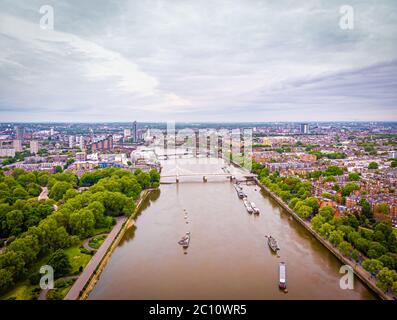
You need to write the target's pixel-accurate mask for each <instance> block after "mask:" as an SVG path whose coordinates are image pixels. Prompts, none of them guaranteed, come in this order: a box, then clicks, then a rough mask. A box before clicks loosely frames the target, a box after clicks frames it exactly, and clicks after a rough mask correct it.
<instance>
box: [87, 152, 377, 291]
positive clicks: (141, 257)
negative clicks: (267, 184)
mask: <svg viewBox="0 0 397 320" xmlns="http://www.w3.org/2000/svg"><path fill="white" fill-rule="evenodd" d="M198 162H203V161H202V160H199V159H195V160H191V161H189V163H185V164H178V167H179V168H180V170H181V171H183V172H188V171H190V172H210V171H213V170H214V168H216V170H218V171H219V172H221V169H220V168H221V167H222V166H223V165H222V164H219V163H217V164H205V163H204V164H199V163H198ZM229 170H231V172H237V171H236V170H239V169H237V168H234V167H231V166H229ZM233 170H234V171H233ZM173 172H175V163H174V161H173V160H168V161H163V173H162V174H163V175H165V174H167V173H173ZM170 182H171V180H170ZM243 189H244V192H245V193H246V194H247V195H248V199H249V200H250V201H253V202H255V204H256V206H257V207H258V208H259V209H260V215H259V216H255V215H250V214H248V213H247V211H246V209H245V207H244V205H243V202H242V200H240V199H239V198H238V197H237V195H236V191H235V189H234V187H233V184H232V183H230V182H229V181H228V180H227V178H226V177H208V182H206V183H204V182H203V180H202V177H185V178H182V177H181V178H180V183H179V184H175V183H173V184H162V185H161V187H160V189H159V190H158V191H156V192H154V193H152V194H151V195H150V196H149V197H148V198H147V200H146V202H145V204H144V206H143V207H142V209H141V210H140V215H139V217H138V219H137V221H136V224H135V226H133V227H131V228H130V229H128V230H127V232H126V233H125V235H124V237H123V239H122V241H121V242H120V244H119V246H118V247H117V248H116V249H115V251H114V252H113V254H112V256H111V258H110V260H109V262H108V264H107V266H106V267H105V269H104V271H103V273H102V274H101V276H100V279H99V281H98V282H97V284H96V286H95V288H94V290H93V291H92V292H91V294H90V297H89V299H375V296H374V295H373V293H372V292H371V291H370V290H369V289H367V287H365V286H364V285H363V284H362V283H361V282H360V281H359V279H357V278H356V279H355V281H354V289H353V290H342V289H341V288H340V287H339V280H340V278H341V276H342V274H340V273H339V269H340V267H341V263H340V262H339V260H337V259H336V258H335V257H334V256H333V255H332V254H331V253H330V252H329V251H328V250H327V249H325V248H324V247H323V246H322V245H321V244H320V243H319V242H318V241H316V240H315V239H314V238H313V236H311V235H310V234H309V233H308V232H307V231H306V230H305V229H304V228H303V227H302V226H301V225H299V224H298V223H297V222H296V221H294V220H293V219H292V217H290V215H289V214H288V213H287V212H286V211H285V210H284V209H282V208H280V206H278V205H277V203H276V202H275V201H274V200H273V199H271V198H270V197H269V196H267V195H266V194H262V191H261V190H260V188H259V187H257V186H253V185H251V186H247V185H243ZM185 212H186V213H187V214H186V215H187V219H185ZM186 222H188V223H186ZM187 231H190V232H191V242H190V246H189V248H188V249H187V254H184V250H183V249H182V248H181V247H180V246H179V245H178V244H177V242H178V240H179V239H180V238H181V237H182V236H183V235H184V234H185V232H187ZM267 234H271V235H273V236H274V237H275V238H276V239H277V240H278V243H279V246H280V248H281V251H280V256H279V257H277V256H276V255H274V254H272V252H271V251H270V249H269V248H268V246H267V244H266V242H265V240H266V239H265V235H267ZM280 261H284V262H285V263H286V265H287V286H288V293H285V292H283V291H280V290H279V289H278V263H279V262H280Z"/></svg>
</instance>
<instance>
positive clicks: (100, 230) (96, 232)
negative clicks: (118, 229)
mask: <svg viewBox="0 0 397 320" xmlns="http://www.w3.org/2000/svg"><path fill="white" fill-rule="evenodd" d="M113 227H114V226H113V225H112V226H110V227H108V228H98V229H95V230H94V233H93V236H96V235H98V234H102V233H109V232H110V231H111V230H112V228H113Z"/></svg>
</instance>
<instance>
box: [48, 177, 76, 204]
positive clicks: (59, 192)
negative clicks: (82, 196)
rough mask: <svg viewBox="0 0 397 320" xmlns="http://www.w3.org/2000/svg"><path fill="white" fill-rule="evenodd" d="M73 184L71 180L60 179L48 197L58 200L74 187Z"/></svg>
mask: <svg viewBox="0 0 397 320" xmlns="http://www.w3.org/2000/svg"><path fill="white" fill-rule="evenodd" d="M72 188H73V186H72V185H71V184H70V183H69V182H64V181H59V182H56V183H55V184H54V186H53V187H52V188H51V190H50V193H49V194H48V197H49V198H51V199H54V200H55V201H58V200H60V199H62V198H63V196H64V194H65V193H66V192H67V191H68V190H69V189H72Z"/></svg>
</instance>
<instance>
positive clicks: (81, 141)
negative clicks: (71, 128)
mask: <svg viewBox="0 0 397 320" xmlns="http://www.w3.org/2000/svg"><path fill="white" fill-rule="evenodd" d="M79 147H80V150H81V151H83V150H84V137H83V136H80V140H79Z"/></svg>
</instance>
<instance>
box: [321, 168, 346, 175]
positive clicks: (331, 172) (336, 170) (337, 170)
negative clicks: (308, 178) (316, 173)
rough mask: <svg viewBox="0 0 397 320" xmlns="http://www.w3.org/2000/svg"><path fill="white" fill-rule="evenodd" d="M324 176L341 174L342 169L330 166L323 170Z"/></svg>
mask: <svg viewBox="0 0 397 320" xmlns="http://www.w3.org/2000/svg"><path fill="white" fill-rule="evenodd" d="M324 175H325V176H341V175H343V169H341V168H339V167H338V166H330V167H328V168H327V170H325V172H324Z"/></svg>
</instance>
